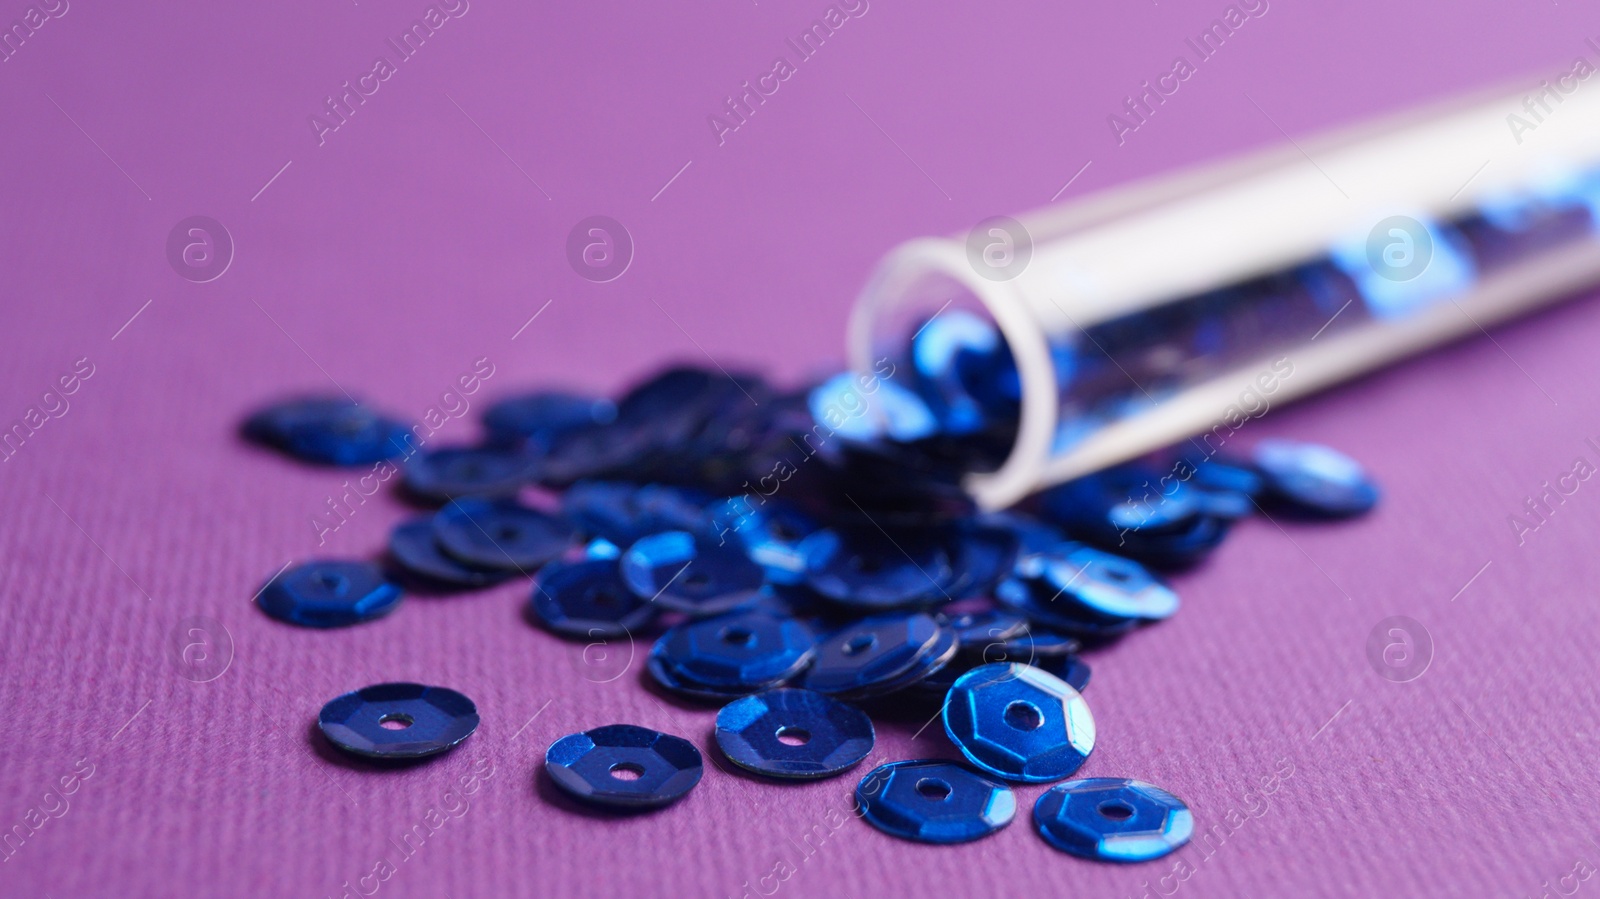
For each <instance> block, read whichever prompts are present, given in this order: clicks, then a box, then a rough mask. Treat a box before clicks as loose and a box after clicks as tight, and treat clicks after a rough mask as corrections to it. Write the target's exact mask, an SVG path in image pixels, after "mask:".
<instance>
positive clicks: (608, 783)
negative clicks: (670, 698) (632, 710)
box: [544, 724, 704, 809]
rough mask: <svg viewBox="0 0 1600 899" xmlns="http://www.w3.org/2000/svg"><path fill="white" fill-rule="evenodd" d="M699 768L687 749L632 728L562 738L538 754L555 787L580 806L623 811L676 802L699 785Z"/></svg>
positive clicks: (687, 744)
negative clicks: (581, 801) (601, 806)
mask: <svg viewBox="0 0 1600 899" xmlns="http://www.w3.org/2000/svg"><path fill="white" fill-rule="evenodd" d="M703 767H704V763H703V761H702V760H701V757H700V750H698V749H696V748H695V747H694V744H693V743H690V742H689V741H688V740H685V739H683V738H682V737H674V736H672V735H671V734H664V733H660V732H659V731H653V730H650V729H649V728H647V727H638V726H636V725H632V724H609V725H606V726H605V727H597V728H594V729H593V730H588V731H584V732H583V733H581V734H568V735H567V736H565V737H562V738H561V739H559V740H557V741H555V742H554V743H551V744H550V748H549V749H548V750H546V752H545V754H544V768H545V771H547V772H548V773H549V774H550V779H551V780H553V781H555V784H556V786H558V787H560V788H561V789H563V790H565V791H567V792H568V793H570V794H572V795H573V796H575V797H577V798H578V799H581V800H583V801H585V802H589V803H593V804H596V805H604V806H610V807H613V808H624V809H645V808H655V807H657V806H662V805H666V804H667V803H669V802H672V801H674V800H676V799H678V798H679V797H681V796H683V794H685V793H687V792H689V790H690V789H692V788H693V787H694V785H695V784H697V783H699V782H700V774H701V771H702V769H703Z"/></svg>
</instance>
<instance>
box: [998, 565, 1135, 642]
mask: <svg viewBox="0 0 1600 899" xmlns="http://www.w3.org/2000/svg"><path fill="white" fill-rule="evenodd" d="M994 598H995V601H997V602H999V603H1000V604H1001V605H1003V606H1005V607H1006V608H1008V609H1010V610H1012V611H1013V612H1016V613H1017V614H1018V615H1022V616H1023V617H1025V618H1027V619H1028V620H1029V621H1031V622H1033V623H1035V624H1038V625H1041V626H1043V627H1045V628H1047V629H1048V630H1051V631H1058V632H1062V633H1064V634H1066V635H1070V636H1071V637H1074V638H1079V639H1083V640H1090V641H1095V642H1101V641H1105V640H1111V639H1114V638H1116V637H1120V636H1122V635H1123V634H1126V633H1127V632H1128V631H1131V630H1133V629H1134V628H1135V627H1137V626H1138V625H1139V619H1138V618H1120V617H1114V616H1108V615H1101V614H1099V613H1097V612H1095V611H1094V610H1093V609H1091V608H1089V607H1088V606H1086V605H1084V604H1083V603H1081V602H1079V601H1078V599H1077V598H1076V597H1075V596H1073V595H1072V594H1071V593H1069V592H1068V591H1066V590H1062V589H1061V588H1059V587H1055V586H1051V582H1050V581H1048V580H1045V579H1042V578H1022V577H1013V578H1007V579H1006V580H1004V581H1002V582H1001V583H1000V585H999V586H998V587H996V588H995V591H994ZM1019 648H1020V647H1019Z"/></svg>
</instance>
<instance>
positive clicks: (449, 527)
mask: <svg viewBox="0 0 1600 899" xmlns="http://www.w3.org/2000/svg"><path fill="white" fill-rule="evenodd" d="M433 536H434V539H435V540H437V541H438V542H439V547H440V548H441V549H443V550H444V551H445V552H447V553H449V554H450V555H451V556H453V557H454V558H456V559H458V560H460V561H462V562H465V563H466V564H468V565H474V566H477V567H479V568H489V569H495V570H500V571H517V572H521V573H525V574H526V573H532V572H533V570H534V569H536V568H538V567H539V566H541V565H543V564H544V563H546V562H549V561H551V560H552V559H556V558H558V557H560V555H561V554H562V553H563V552H565V551H566V549H567V547H568V546H570V545H571V544H572V529H571V528H569V527H568V526H567V525H566V524H565V523H564V522H562V521H561V520H560V519H558V518H556V517H554V516H552V515H549V514H546V513H544V512H540V511H539V510H537V509H530V508H528V507H527V506H523V505H520V504H518V503H516V502H513V501H510V500H499V501H495V500H487V499H470V498H469V499H458V500H453V501H451V503H450V504H449V505H447V506H445V507H444V508H442V509H440V510H439V511H438V513H436V514H435V515H434V516H433Z"/></svg>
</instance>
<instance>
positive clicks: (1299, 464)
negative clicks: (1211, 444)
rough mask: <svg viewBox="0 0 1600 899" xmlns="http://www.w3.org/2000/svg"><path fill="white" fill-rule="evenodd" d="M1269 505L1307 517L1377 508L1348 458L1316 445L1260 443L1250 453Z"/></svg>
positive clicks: (1373, 489) (1374, 493)
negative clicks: (1269, 502) (1261, 480)
mask: <svg viewBox="0 0 1600 899" xmlns="http://www.w3.org/2000/svg"><path fill="white" fill-rule="evenodd" d="M1253 459H1254V460H1255V463H1256V467H1257V468H1258V469H1260V471H1261V473H1262V475H1263V476H1264V477H1265V478H1266V482H1267V486H1266V490H1265V493H1264V495H1265V497H1266V498H1267V499H1268V500H1269V501H1271V502H1272V503H1273V504H1274V505H1276V506H1278V507H1280V508H1284V509H1286V510H1288V511H1292V512H1296V513H1299V514H1302V515H1306V516H1310V517H1320V518H1345V517H1349V516H1353V515H1360V514H1362V513H1364V512H1367V511H1368V510H1370V509H1371V508H1372V507H1373V506H1375V505H1377V503H1378V487H1377V485H1376V484H1374V483H1372V481H1371V480H1370V479H1369V478H1368V477H1367V473H1366V471H1365V470H1363V469H1362V467H1361V465H1360V464H1359V463H1357V462H1356V461H1355V460H1354V459H1351V458H1350V457H1349V456H1346V455H1345V454H1343V453H1341V452H1338V451H1337V450H1333V449H1330V448H1328V447H1326V446H1322V445H1320V444H1316V443H1297V442H1294V441H1290V440H1263V441H1261V442H1260V443H1258V444H1256V448H1255V452H1254V453H1253Z"/></svg>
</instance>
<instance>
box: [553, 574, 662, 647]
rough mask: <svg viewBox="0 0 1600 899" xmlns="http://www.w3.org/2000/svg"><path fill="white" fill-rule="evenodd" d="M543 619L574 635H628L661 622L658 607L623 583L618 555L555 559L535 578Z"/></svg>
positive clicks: (555, 627)
mask: <svg viewBox="0 0 1600 899" xmlns="http://www.w3.org/2000/svg"><path fill="white" fill-rule="evenodd" d="M531 608H532V610H533V613H534V616H535V617H537V618H538V619H539V623H540V624H543V625H544V626H545V627H547V628H549V629H550V630H552V631H555V632H556V633H558V634H562V635H565V636H568V637H582V638H589V637H626V636H632V635H633V634H636V633H638V632H639V631H641V630H643V629H644V628H646V627H648V626H649V625H650V623H651V622H652V621H654V620H655V617H656V614H657V612H658V609H657V608H656V607H655V606H652V605H651V604H650V603H648V602H646V601H645V600H643V599H640V598H639V597H638V596H636V595H634V593H633V591H632V590H629V589H628V585H627V584H625V583H623V580H622V575H621V573H619V572H618V571H617V563H616V560H615V559H608V558H588V559H583V560H580V561H576V562H551V563H550V564H548V565H546V566H545V567H544V568H543V569H541V570H540V571H539V574H538V576H537V577H535V578H534V581H533V597H532V599H531Z"/></svg>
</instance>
